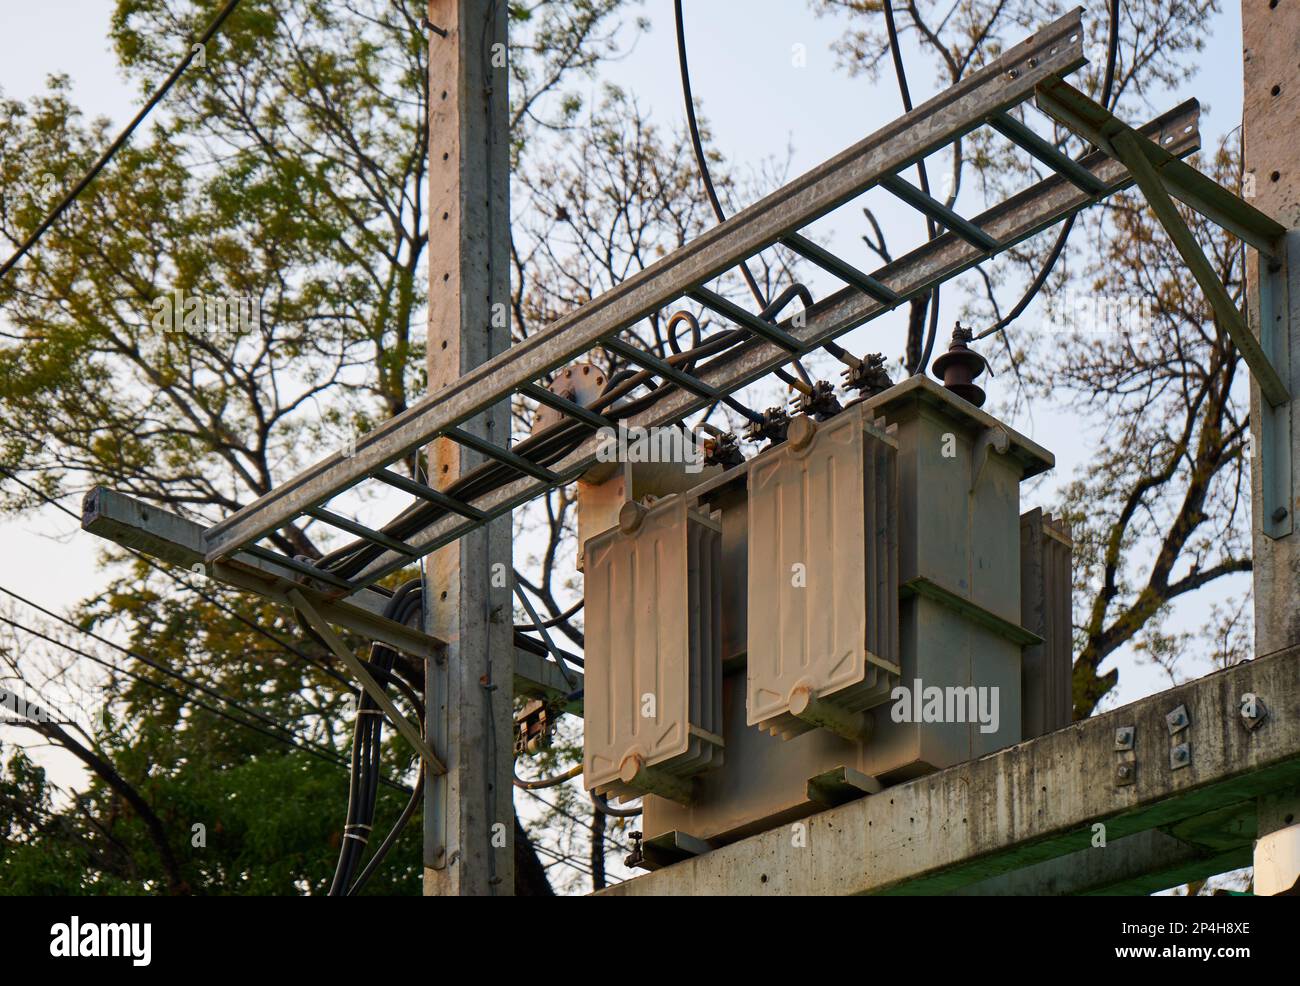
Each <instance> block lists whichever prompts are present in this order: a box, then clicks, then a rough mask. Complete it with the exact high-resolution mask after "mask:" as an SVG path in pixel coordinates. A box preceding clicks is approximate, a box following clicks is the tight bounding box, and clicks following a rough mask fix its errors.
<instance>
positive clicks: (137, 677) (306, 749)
mask: <svg viewBox="0 0 1300 986" xmlns="http://www.w3.org/2000/svg"><path fill="white" fill-rule="evenodd" d="M0 622H3V623H7V624H8V625H9V626H11V627H13V628H15V629H17V630H22V631H23V632H24V633H27V634H30V635H31V636H33V637H36V638H38V639H40V640H44V641H46V642H47V643H51V644H54V645H55V646H56V647H60V648H62V649H63V650H66V651H68V652H69V653H70V654H75V655H77V656H78V657H82V658H85V659H86V660H88V661H91V662H93V663H95V664H98V665H100V666H101V667H104V668H107V669H108V670H110V671H116V672H119V673H121V674H124V675H126V676H127V677H128V678H131V679H132V680H134V681H138V682H140V683H141V684H144V685H149V686H150V687H152V688H156V689H157V690H159V691H161V692H164V693H166V694H168V695H171V696H172V697H173V698H176V699H179V700H180V701H181V702H185V703H188V704H191V705H194V706H196V707H197V708H200V709H203V710H204V711H205V712H210V713H211V714H212V715H215V716H217V717H219V718H221V719H224V720H226V721H227V722H230V723H233V724H235V725H236V726H243V727H244V728H245V729H251V730H253V731H254V732H256V733H260V734H262V735H263V736H265V737H267V738H268V739H273V740H275V741H276V742H278V743H284V744H286V745H287V746H292V747H294V748H295V749H298V750H301V751H302V752H303V753H306V754H308V755H309V756H312V757H315V758H316V759H317V760H323V761H326V762H328V763H331V764H333V765H334V766H336V767H343V768H345V769H346V768H347V767H348V764H347V762H346V761H344V760H342V759H341V758H339V757H335V756H332V755H331V754H329V753H327V752H324V751H323V750H321V749H318V748H316V747H313V746H306V745H303V744H302V743H300V742H298V741H297V740H295V739H293V738H292V735H291V734H290V735H285V733H282V732H273V731H272V730H270V729H267V728H265V727H263V726H259V725H258V724H257V723H255V722H249V721H248V720H246V719H241V718H239V717H238V716H235V715H231V714H230V713H229V712H226V711H225V710H223V709H220V708H217V707H216V706H213V705H209V704H208V703H207V702H204V701H203V700H202V699H198V698H195V697H194V696H193V695H186V694H185V693H183V692H181V691H179V690H178V689H175V688H172V687H171V686H170V685H167V684H164V683H163V682H161V681H155V680H154V679H152V678H149V677H146V676H145V675H142V674H139V673H138V672H134V671H132V670H130V669H129V668H122V667H118V666H117V665H115V664H113V663H112V662H111V661H107V660H105V659H104V658H102V657H99V656H98V655H97V654H92V653H90V652H89V651H84V650H82V649H81V648H79V647H74V646H73V645H72V644H69V643H67V642H65V641H62V640H59V639H58V638H56V637H51V636H50V635H49V634H47V633H43V632H41V631H40V630H37V629H35V628H33V627H29V626H27V625H26V624H25V623H22V622H20V621H18V620H14V619H10V618H9V617H7V616H0ZM280 728H281V729H283V727H280ZM380 783H383V784H386V785H387V786H389V787H391V788H394V789H395V790H399V791H403V792H406V793H409V792H410V788H408V787H407V786H406V785H404V784H399V783H397V782H395V781H390V780H389V779H388V778H381V779H380Z"/></svg>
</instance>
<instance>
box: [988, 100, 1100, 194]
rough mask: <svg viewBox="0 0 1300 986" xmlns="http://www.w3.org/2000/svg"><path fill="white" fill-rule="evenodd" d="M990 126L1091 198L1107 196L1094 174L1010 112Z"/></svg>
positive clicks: (993, 121)
mask: <svg viewBox="0 0 1300 986" xmlns="http://www.w3.org/2000/svg"><path fill="white" fill-rule="evenodd" d="M989 126H991V127H992V128H993V129H994V130H996V131H997V132H998V133H1000V134H1002V136H1004V137H1006V138H1007V139H1008V140H1010V141H1011V142H1012V143H1014V144H1016V145H1018V146H1019V147H1022V148H1023V149H1024V150H1026V151H1028V152H1029V153H1030V154H1032V155H1033V156H1034V157H1036V158H1038V160H1039V161H1041V162H1042V163H1043V164H1045V165H1047V166H1048V167H1049V168H1051V169H1052V170H1053V171H1055V172H1056V173H1057V174H1061V175H1065V177H1066V178H1069V179H1070V181H1072V182H1074V183H1075V184H1076V185H1078V186H1079V187H1080V188H1082V189H1083V190H1084V191H1085V192H1087V193H1088V194H1089V195H1102V194H1104V193H1105V191H1106V188H1105V186H1104V185H1102V183H1101V182H1099V181H1098V180H1097V179H1096V178H1094V177H1093V175H1092V172H1091V171H1089V170H1088V169H1087V168H1085V167H1083V166H1082V165H1081V164H1079V162H1078V161H1076V160H1075V159H1074V158H1072V157H1070V156H1069V155H1068V154H1062V153H1061V152H1060V151H1058V150H1057V149H1056V147H1055V146H1053V145H1052V144H1051V143H1049V142H1048V141H1046V140H1044V139H1043V138H1042V137H1040V136H1038V134H1036V133H1034V131H1032V130H1030V129H1029V128H1028V127H1027V126H1025V125H1024V124H1023V123H1021V122H1020V121H1019V120H1017V119H1016V118H1015V117H1013V116H1012V115H1011V114H1010V113H999V114H997V115H996V116H995V117H993V118H992V119H991V120H989Z"/></svg>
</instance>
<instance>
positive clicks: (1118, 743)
mask: <svg viewBox="0 0 1300 986" xmlns="http://www.w3.org/2000/svg"><path fill="white" fill-rule="evenodd" d="M1135 732H1136V730H1134V728H1133V727H1132V726H1120V727H1119V728H1118V729H1116V730H1115V749H1117V750H1131V749H1133V739H1134V733H1135Z"/></svg>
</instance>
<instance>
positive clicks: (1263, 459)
mask: <svg viewBox="0 0 1300 986" xmlns="http://www.w3.org/2000/svg"><path fill="white" fill-rule="evenodd" d="M1282 243H1283V249H1282V250H1281V251H1280V253H1281V256H1280V257H1278V258H1276V259H1271V258H1269V257H1266V256H1264V255H1262V254H1261V255H1260V257H1259V327H1258V328H1259V345H1260V348H1261V349H1263V350H1264V352H1265V353H1267V354H1268V357H1269V359H1270V360H1271V361H1272V363H1273V365H1274V366H1275V367H1277V368H1278V372H1279V373H1281V374H1282V378H1283V379H1284V380H1286V381H1288V382H1294V370H1293V368H1292V366H1291V343H1290V339H1291V332H1290V313H1291V305H1292V304H1294V301H1293V299H1296V298H1300V230H1291V231H1290V232H1288V233H1286V234H1285V235H1284V237H1283V239H1282ZM1294 407H1295V405H1294V403H1293V402H1291V401H1288V402H1286V403H1285V404H1279V405H1276V406H1275V405H1273V404H1270V403H1269V402H1268V401H1267V400H1261V401H1260V402H1259V424H1260V429H1259V445H1260V447H1259V448H1258V449H1256V450H1254V452H1255V454H1256V455H1258V457H1259V468H1260V469H1261V470H1262V471H1263V476H1262V478H1261V483H1260V489H1261V492H1262V494H1263V510H1262V512H1261V517H1262V520H1261V523H1262V525H1263V532H1264V535H1265V536H1266V537H1269V538H1273V539H1274V540H1276V539H1277V538H1283V537H1286V536H1287V535H1288V534H1290V533H1291V532H1292V531H1294V530H1295V506H1296V496H1295V489H1296V487H1295V472H1294V465H1293V463H1292V460H1291V449H1292V448H1293V445H1294V441H1293V429H1294V427H1295V422H1294Z"/></svg>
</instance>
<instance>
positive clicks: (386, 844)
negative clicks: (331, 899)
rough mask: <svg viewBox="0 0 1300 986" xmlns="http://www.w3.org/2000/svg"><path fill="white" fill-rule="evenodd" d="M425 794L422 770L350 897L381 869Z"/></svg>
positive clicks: (354, 885) (358, 878) (353, 885)
mask: <svg viewBox="0 0 1300 986" xmlns="http://www.w3.org/2000/svg"><path fill="white" fill-rule="evenodd" d="M423 794H424V771H423V770H421V771H420V775H419V778H418V779H417V780H416V782H415V790H414V791H412V792H411V797H410V799H409V800H408V801H407V802H406V807H405V808H403V809H402V813H401V814H400V815H398V816H397V821H396V822H394V823H393V827H392V828H391V829H390V830H389V832H388V835H386V836H385V837H384V841H383V842H381V843H380V844H379V847H378V848H377V849H376V850H375V854H374V855H373V856H371V857H370V861H369V862H367V863H366V866H365V869H363V870H362V871H361V873H360V874H359V875H358V876H357V878H356V881H355V882H354V883H353V884H352V887H351V888H350V889H349V890H348V893H347V895H348V896H349V897H355V896H356V895H357V894H359V893H361V890H362V888H363V887H365V885H366V884H367V883H368V882H370V878H371V877H372V876H374V875H375V870H377V869H379V865H380V864H381V863H382V862H383V861H384V857H386V856H387V855H388V852H389V850H390V849H392V848H393V846H394V845H395V844H396V842H397V839H398V837H399V836H401V834H402V832H403V830H404V829H405V828H406V825H407V823H408V822H409V821H410V820H411V816H412V815H414V814H415V809H416V808H418V807H419V806H420V798H421V796H422V795H423Z"/></svg>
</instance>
